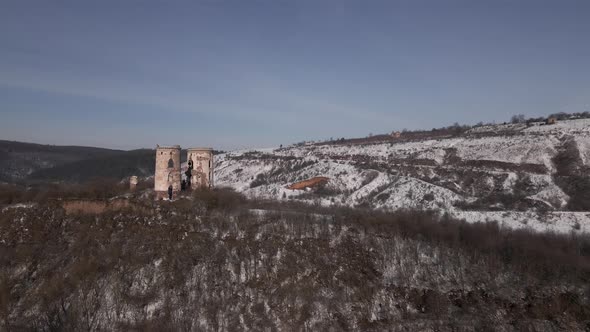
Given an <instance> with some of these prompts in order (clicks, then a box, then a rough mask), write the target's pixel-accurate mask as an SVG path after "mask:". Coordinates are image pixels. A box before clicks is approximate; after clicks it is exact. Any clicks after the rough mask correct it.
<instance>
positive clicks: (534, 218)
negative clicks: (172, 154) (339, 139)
mask: <svg viewBox="0 0 590 332" xmlns="http://www.w3.org/2000/svg"><path fill="white" fill-rule="evenodd" d="M482 128H483V129H482ZM490 132H498V133H503V134H498V135H487V136H486V135H483V137H482V136H481V135H479V136H475V135H471V134H472V133H480V134H481V133H490ZM506 133H508V134H506ZM566 138H572V139H574V141H575V142H576V143H577V147H578V150H579V153H580V158H581V160H582V162H583V164H584V165H585V166H590V120H589V119H582V120H570V121H562V122H559V123H557V124H555V125H543V126H532V127H526V125H499V126H498V128H490V127H489V126H488V128H487V129H486V128H484V127H479V128H476V129H473V130H472V131H471V132H470V133H469V135H465V136H461V137H456V138H449V139H426V140H422V141H412V142H399V143H395V142H384V143H374V144H363V145H347V144H344V145H304V146H290V147H287V148H282V149H260V150H241V151H233V152H228V153H225V154H221V155H218V156H216V160H215V163H216V166H215V175H214V177H215V184H216V186H226V187H232V188H234V189H235V190H237V191H239V192H242V193H244V194H246V195H249V196H258V197H265V198H270V199H277V200H289V199H301V200H305V201H309V202H315V203H319V204H322V205H348V206H357V205H363V206H370V207H374V208H381V209H390V210H395V209H404V208H412V209H428V210H437V211H441V212H447V213H450V214H452V215H454V216H456V217H458V218H463V219H465V220H467V221H469V222H487V221H497V222H498V223H500V224H501V225H504V226H506V227H513V228H531V229H533V230H537V231H544V230H547V231H555V232H561V233H564V232H565V233H567V232H572V231H573V232H590V214H589V213H586V212H562V211H557V210H559V209H562V208H563V207H564V206H565V205H566V204H567V201H568V199H569V197H568V196H567V195H566V194H565V193H564V192H563V191H562V190H561V189H560V188H559V186H557V185H556V184H555V183H554V181H553V177H552V173H553V172H554V171H555V166H554V165H553V163H552V158H553V157H554V156H555V154H556V153H557V151H558V149H559V148H560V145H561V144H563V142H564V140H565V139H566ZM314 176H325V177H328V178H330V180H329V182H328V184H327V185H326V188H325V192H323V193H322V194H321V195H316V194H313V193H311V192H307V191H297V190H289V189H286V186H288V185H289V184H291V183H294V182H297V181H301V180H305V179H309V178H311V177H314ZM515 188H516V189H515ZM522 188H526V193H527V197H526V199H527V201H528V202H537V203H536V204H540V205H542V206H545V207H549V210H556V211H549V212H545V213H543V214H539V213H537V212H535V211H534V210H533V209H532V208H531V209H530V211H525V212H519V211H511V210H509V209H507V208H501V207H500V210H503V211H468V210H463V209H461V208H459V207H458V206H459V205H461V204H458V203H471V202H474V201H476V200H477V199H481V198H484V197H487V196H489V195H490V194H492V193H499V194H503V195H510V194H514V192H515V190H521V191H522V190H523V189H522ZM478 210H481V208H480V209H478ZM490 210H498V206H490Z"/></svg>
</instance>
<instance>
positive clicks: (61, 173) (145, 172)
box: [29, 149, 156, 182]
mask: <svg viewBox="0 0 590 332" xmlns="http://www.w3.org/2000/svg"><path fill="white" fill-rule="evenodd" d="M155 163H156V155H155V152H154V150H150V149H141V150H132V151H117V152H114V153H112V154H108V155H106V156H99V157H93V158H88V159H84V160H79V161H75V162H71V163H66V164H63V165H59V166H56V167H51V168H44V169H40V170H37V171H35V172H33V173H32V174H31V175H30V177H29V180H30V181H34V182H37V181H62V182H85V181H88V180H91V179H93V178H116V179H122V178H125V177H128V176H131V175H138V176H142V177H145V176H151V175H153V174H154V168H155Z"/></svg>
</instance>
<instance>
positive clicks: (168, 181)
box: [154, 145, 213, 199]
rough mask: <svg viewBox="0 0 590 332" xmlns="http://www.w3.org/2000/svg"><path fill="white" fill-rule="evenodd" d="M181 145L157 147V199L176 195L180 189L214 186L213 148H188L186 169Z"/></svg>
mask: <svg viewBox="0 0 590 332" xmlns="http://www.w3.org/2000/svg"><path fill="white" fill-rule="evenodd" d="M180 153H181V149H180V145H174V146H159V145H158V146H157V147H156V172H155V175H154V191H155V192H156V199H162V198H164V197H168V191H169V189H170V188H171V189H172V196H173V197H176V196H177V195H178V192H179V191H180V190H184V189H196V188H202V187H206V188H211V187H212V186H213V149H211V148H189V149H188V150H187V158H186V159H187V166H186V171H185V172H184V175H185V177H184V179H183V174H182V173H181V172H182V170H183V168H182V166H181V163H180Z"/></svg>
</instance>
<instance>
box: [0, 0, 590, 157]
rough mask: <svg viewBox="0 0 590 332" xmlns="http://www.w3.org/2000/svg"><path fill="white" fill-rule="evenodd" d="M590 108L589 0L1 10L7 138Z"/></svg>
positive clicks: (355, 130) (37, 5)
mask: <svg viewBox="0 0 590 332" xmlns="http://www.w3.org/2000/svg"><path fill="white" fill-rule="evenodd" d="M582 111H590V1H586V0H571V1H570V0H554V1H544V0H489V1H484V0H465V1H459V0H432V1H426V0H414V1H410V0H399V1H398V0H389V1H377V0H358V1H347V0H314V1H307V0H290V1H287V0H267V1H265V0H251V1H247V0H239V1H238V0H236V1H230V0H207V1H198V0H194V1H172V0H171V1H164V0H154V1H148V0H141V1H140V0H113V1H110V0H101V1H90V0H89V1H79V0H75V1H60V0H55V1H46V0H38V1H29V0H18V1H17V0H14V1H13V0H2V1H0V139H5V140H17V141H26V142H36V143H43V144H57V145H87V146H99V147H108V148H118V149H135V148H142V147H144V148H153V147H155V146H156V144H160V145H170V144H180V145H181V146H183V147H190V146H211V147H214V148H216V149H226V150H227V149H238V148H252V147H273V146H278V145H280V144H284V145H287V144H291V143H296V142H300V141H303V140H318V139H329V138H331V137H333V138H340V137H364V136H367V135H369V134H370V133H373V134H378V133H387V132H391V131H393V130H401V129H404V128H407V129H421V128H422V129H430V128H433V127H441V126H447V125H450V124H453V123H455V122H459V123H462V124H475V123H477V122H480V121H483V122H493V121H495V122H503V121H508V120H509V119H510V117H511V116H512V115H514V114H524V115H526V116H535V117H536V116H544V115H548V114H551V113H556V112H582Z"/></svg>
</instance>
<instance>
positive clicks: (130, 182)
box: [129, 175, 139, 191]
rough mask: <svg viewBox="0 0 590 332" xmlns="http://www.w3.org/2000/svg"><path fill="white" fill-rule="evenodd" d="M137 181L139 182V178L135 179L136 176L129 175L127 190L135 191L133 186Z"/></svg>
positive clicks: (135, 185)
mask: <svg viewBox="0 0 590 332" xmlns="http://www.w3.org/2000/svg"><path fill="white" fill-rule="evenodd" d="M138 182H139V180H138V179H137V176H135V175H133V176H132V177H130V178H129V190H131V191H135V188H136V187H137V183H138Z"/></svg>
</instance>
